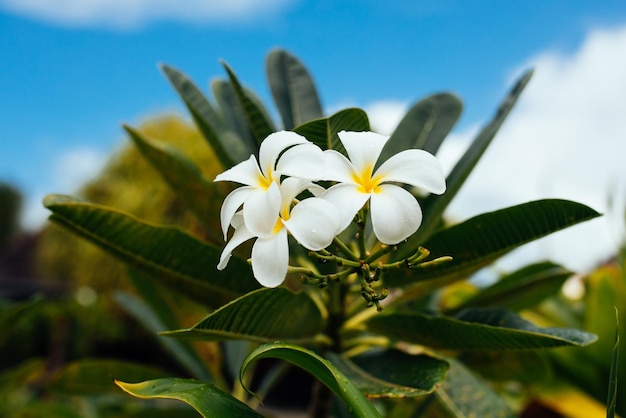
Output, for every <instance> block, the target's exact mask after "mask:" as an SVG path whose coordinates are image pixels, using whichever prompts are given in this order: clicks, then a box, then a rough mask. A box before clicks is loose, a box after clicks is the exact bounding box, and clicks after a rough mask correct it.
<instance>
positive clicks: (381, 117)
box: [363, 100, 409, 135]
mask: <svg viewBox="0 0 626 418" xmlns="http://www.w3.org/2000/svg"><path fill="white" fill-rule="evenodd" d="M363 110H365V112H366V113H367V116H368V117H369V120H370V126H371V128H372V130H373V131H376V132H378V133H381V134H383V135H391V134H392V133H393V131H394V129H395V128H396V126H398V124H399V123H400V121H401V120H402V118H403V117H404V115H405V114H406V112H407V111H408V110H409V105H408V103H405V102H399V101H394V100H381V101H376V102H372V103H369V104H368V105H366V106H365V107H364V109H363Z"/></svg>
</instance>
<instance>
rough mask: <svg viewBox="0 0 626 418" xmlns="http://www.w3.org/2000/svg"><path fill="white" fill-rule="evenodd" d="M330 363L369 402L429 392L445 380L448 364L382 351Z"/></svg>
mask: <svg viewBox="0 0 626 418" xmlns="http://www.w3.org/2000/svg"><path fill="white" fill-rule="evenodd" d="M329 359H330V360H331V361H332V363H333V364H334V365H335V366H336V367H337V368H338V369H339V370H340V371H341V372H342V373H344V374H345V375H346V377H348V378H349V379H350V381H351V382H352V383H354V384H355V385H356V386H357V387H358V388H359V390H361V392H363V393H364V394H365V395H366V396H367V397H369V398H405V397H412V396H422V395H426V394H428V393H431V392H433V391H434V390H435V389H436V388H437V387H438V386H439V385H440V384H441V382H443V381H444V380H445V377H446V372H447V370H448V363H447V362H446V361H444V360H440V359H437V358H434V357H430V356H428V355H425V354H420V355H410V354H406V353H403V352H401V351H398V350H386V351H379V352H376V353H369V354H365V355H361V356H359V357H356V358H352V359H346V358H344V357H342V356H339V355H336V354H330V355H329Z"/></svg>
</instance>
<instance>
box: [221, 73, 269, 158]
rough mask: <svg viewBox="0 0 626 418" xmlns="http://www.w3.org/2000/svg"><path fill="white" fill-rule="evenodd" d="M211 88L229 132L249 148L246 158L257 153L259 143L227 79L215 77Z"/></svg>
mask: <svg viewBox="0 0 626 418" xmlns="http://www.w3.org/2000/svg"><path fill="white" fill-rule="evenodd" d="M211 90H212V91H213V95H214V96H215V100H216V101H217V104H218V106H219V108H220V110H221V111H222V115H223V117H224V122H225V123H226V126H228V128H229V132H232V134H233V135H235V136H236V137H237V138H238V139H239V140H240V141H242V142H244V143H245V144H246V147H247V148H248V149H249V151H250V152H249V154H248V155H247V156H246V158H248V157H249V156H250V155H253V154H257V151H258V148H259V144H258V143H257V139H256V137H255V135H254V133H253V132H252V128H251V127H250V124H249V123H248V119H247V118H246V114H245V113H244V111H243V108H242V107H241V103H240V102H239V99H238V98H237V94H236V93H235V90H234V89H233V86H232V84H231V83H230V82H229V81H228V80H221V79H215V80H213V81H212V82H211Z"/></svg>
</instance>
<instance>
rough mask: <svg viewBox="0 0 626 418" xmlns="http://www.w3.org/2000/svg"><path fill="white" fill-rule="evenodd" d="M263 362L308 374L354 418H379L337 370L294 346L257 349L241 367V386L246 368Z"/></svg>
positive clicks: (375, 411)
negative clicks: (284, 363)
mask: <svg viewBox="0 0 626 418" xmlns="http://www.w3.org/2000/svg"><path fill="white" fill-rule="evenodd" d="M263 358H278V359H281V360H285V361H288V362H289V363H292V364H295V365H296V366H298V367H300V368H302V369H304V370H306V371H308V372H309V373H311V374H312V375H313V376H314V377H315V378H316V379H318V380H319V381H320V382H322V383H323V384H324V385H326V386H327V387H328V388H329V389H330V390H331V391H332V392H333V393H334V394H335V395H337V397H339V398H340V399H341V400H343V401H344V402H345V403H346V404H347V406H348V409H349V410H350V413H351V414H352V415H353V416H354V417H359V418H373V417H380V416H381V415H380V413H379V412H378V411H377V410H376V408H374V406H373V405H372V404H371V403H370V402H369V401H368V400H367V398H365V396H364V395H363V394H362V393H361V392H360V391H359V389H358V388H357V387H356V386H355V385H354V384H353V383H352V382H351V381H350V379H349V378H348V377H346V376H345V375H344V374H343V373H341V372H340V371H339V370H337V368H336V367H335V366H334V365H333V364H332V363H331V362H329V361H328V360H326V359H324V358H322V357H320V356H318V355H317V354H315V353H314V352H312V351H310V350H307V349H306V348H304V347H300V346H297V345H292V344H286V343H281V342H275V343H269V344H265V345H262V346H261V347H259V348H257V349H256V350H254V351H253V352H252V353H250V355H249V356H248V357H247V358H246V360H245V361H244V363H243V364H242V365H241V372H240V376H239V380H240V381H241V382H243V381H244V379H243V376H244V374H245V373H246V370H247V368H248V367H249V366H250V365H251V364H252V363H254V362H256V361H257V360H260V359H263ZM246 390H248V389H246Z"/></svg>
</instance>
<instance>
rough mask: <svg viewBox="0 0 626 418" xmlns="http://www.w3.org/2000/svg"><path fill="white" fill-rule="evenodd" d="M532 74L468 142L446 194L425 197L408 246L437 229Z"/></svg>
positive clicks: (449, 177)
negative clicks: (414, 231) (468, 145)
mask: <svg viewBox="0 0 626 418" xmlns="http://www.w3.org/2000/svg"><path fill="white" fill-rule="evenodd" d="M531 77H532V71H529V72H526V73H525V74H524V75H522V76H521V77H520V79H519V80H518V81H517V83H515V86H514V87H513V88H512V89H511V91H510V92H509V94H508V96H507V97H506V99H505V100H504V101H503V102H502V103H501V104H500V107H499V108H498V110H497V112H496V114H495V116H494V117H493V118H492V119H491V121H490V122H489V123H488V124H487V126H485V127H484V128H483V129H482V130H481V131H480V133H479V134H478V136H477V137H476V138H475V139H474V141H473V142H472V145H471V146H470V147H469V148H468V149H467V151H466V152H465V154H463V156H462V157H461V159H460V160H459V161H458V162H457V163H456V165H455V166H454V168H453V169H452V171H451V172H450V174H449V175H448V177H447V178H446V192H445V193H444V194H442V195H441V196H437V195H429V196H428V197H427V198H426V200H425V201H424V202H423V205H422V209H423V211H424V219H423V220H422V225H421V227H420V229H419V230H418V231H417V233H416V234H415V235H413V237H411V238H409V244H410V245H409V246H411V247H414V246H416V245H418V244H419V243H420V242H423V241H424V240H426V239H427V238H429V237H430V236H431V235H432V234H433V232H434V231H435V229H436V228H437V227H438V226H439V224H440V222H441V218H442V216H443V212H444V210H445V209H446V207H447V206H448V204H449V203H450V202H451V201H452V199H453V198H454V197H455V196H456V194H457V193H458V191H459V189H460V188H461V186H462V185H463V183H464V182H465V180H466V179H467V177H468V176H469V175H470V173H471V172H472V170H473V169H474V166H476V163H477V162H478V160H479V159H480V157H482V155H483V153H484V152H485V150H486V149H487V147H488V146H489V144H490V143H491V140H492V139H493V138H494V137H495V136H496V133H497V132H498V130H499V129H500V126H502V123H504V121H505V119H506V118H507V116H508V115H509V112H510V111H511V109H513V106H514V105H515V103H516V102H517V99H518V98H519V96H520V95H521V94H522V91H523V90H524V88H525V87H526V85H527V84H528V82H529V81H530V78H531Z"/></svg>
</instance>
